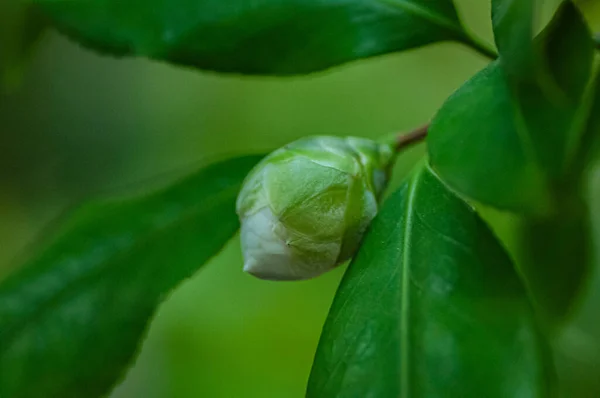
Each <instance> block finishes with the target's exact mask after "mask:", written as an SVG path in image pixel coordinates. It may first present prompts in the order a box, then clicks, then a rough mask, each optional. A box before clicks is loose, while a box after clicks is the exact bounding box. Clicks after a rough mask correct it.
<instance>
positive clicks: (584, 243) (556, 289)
mask: <svg viewBox="0 0 600 398" xmlns="http://www.w3.org/2000/svg"><path fill="white" fill-rule="evenodd" d="M571 207H572V208H571V209H567V208H566V206H562V207H561V214H559V215H554V216H552V217H546V218H526V219H524V220H522V225H521V231H520V232H521V240H520V241H521V248H520V250H519V251H518V253H517V256H518V260H519V261H518V263H519V268H520V270H521V273H522V274H523V277H524V278H525V280H526V281H527V285H528V288H529V291H530V292H531V295H532V298H533V300H534V302H535V304H536V309H537V310H538V312H539V315H540V316H541V318H542V320H544V322H545V324H546V325H547V326H550V327H556V326H560V325H561V324H562V323H563V322H564V321H565V320H566V318H567V317H568V316H569V315H571V313H572V312H573V310H574V309H575V304H576V303H577V299H578V298H580V297H581V293H582V290H583V288H584V287H585V282H586V281H587V277H588V276H589V272H590V265H591V262H590V253H591V247H592V245H591V243H592V241H591V226H590V225H589V213H588V212H587V209H586V208H585V206H584V205H583V204H580V203H578V204H572V206H571ZM569 210H570V211H569Z"/></svg>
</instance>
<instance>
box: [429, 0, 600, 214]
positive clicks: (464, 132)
mask: <svg viewBox="0 0 600 398" xmlns="http://www.w3.org/2000/svg"><path fill="white" fill-rule="evenodd" d="M536 44H537V46H538V49H539V51H540V52H541V53H543V54H544V57H543V59H544V62H545V63H544V65H545V66H544V68H543V71H545V73H547V76H546V78H544V79H539V80H544V82H545V83H544V84H541V83H540V81H539V80H538V79H537V78H536V79H534V80H524V79H512V78H510V77H509V75H508V74H506V73H505V71H504V69H503V67H502V65H503V64H502V63H503V59H502V57H501V58H500V59H499V60H497V61H495V62H493V63H491V64H490V65H489V66H488V67H486V68H485V69H484V70H483V71H481V72H480V73H478V74H477V75H476V76H474V77H473V78H472V79H471V80H469V81H468V82H467V83H465V84H464V85H463V86H462V87H461V88H460V89H459V90H458V91H457V92H455V93H454V94H453V95H452V96H451V97H450V98H449V99H448V100H447V101H446V103H445V104H444V105H443V106H442V108H441V109H440V111H439V112H438V114H437V115H436V117H435V119H434V120H433V122H432V124H431V127H430V129H429V137H428V147H429V152H430V156H431V163H432V165H433V167H434V169H435V170H436V171H437V172H438V173H439V174H440V175H441V177H442V178H443V179H444V180H445V181H446V182H448V184H450V185H451V186H452V187H453V188H455V189H456V190H458V191H460V192H461V193H463V194H465V195H466V196H468V197H470V198H472V199H475V200H477V201H481V202H483V203H486V204H490V205H493V206H496V207H499V208H505V209H511V210H519V211H526V212H530V213H533V212H549V211H550V210H551V207H552V206H554V205H555V203H554V198H552V191H553V189H554V188H555V186H556V181H558V180H560V179H561V178H563V177H564V176H565V174H566V173H567V170H568V169H569V166H570V164H569V162H570V161H572V159H573V158H574V156H573V153H572V151H573V148H574V147H577V145H574V144H573V141H574V140H575V141H576V140H577V139H578V137H579V132H578V131H574V130H576V128H577V127H578V124H577V123H576V121H577V120H578V118H579V117H580V116H581V115H580V114H579V112H581V109H583V107H582V106H581V105H582V104H583V102H584V91H585V90H584V89H585V87H586V84H587V83H588V81H589V76H590V71H591V66H592V58H593V45H592V40H591V36H590V32H589V30H588V28H587V26H586V24H585V21H584V20H583V18H582V16H581V15H580V14H579V12H578V11H577V9H576V8H575V6H573V4H572V3H571V2H566V3H565V4H564V5H563V7H561V8H560V10H559V11H558V13H557V16H556V18H555V20H554V21H553V22H552V23H551V24H550V25H549V27H548V29H547V30H546V31H544V32H543V33H542V34H541V36H540V39H539V40H538V41H537V43H536Z"/></svg>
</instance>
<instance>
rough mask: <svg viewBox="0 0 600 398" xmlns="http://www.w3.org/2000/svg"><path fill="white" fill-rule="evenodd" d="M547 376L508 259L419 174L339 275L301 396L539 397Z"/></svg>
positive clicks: (481, 227)
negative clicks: (307, 381)
mask: <svg viewBox="0 0 600 398" xmlns="http://www.w3.org/2000/svg"><path fill="white" fill-rule="evenodd" d="M552 372H553V371H552V366H551V361H550V359H549V358H548V352H547V346H546V343H545V342H544V341H543V339H542V338H541V335H540V334H539V333H538V330H537V327H536V323H535V320H534V316H533V312H532V309H531V306H530V304H529V302H528V299H527V295H526V292H525V290H524V288H523V287H522V285H521V282H520V280H519V278H518V276H517V274H516V272H515V270H514V268H513V266H512V264H511V261H510V259H509V257H508V255H507V254H506V252H505V251H504V250H503V248H502V247H501V246H500V244H499V243H498V241H497V240H496V239H495V237H494V236H493V234H492V233H491V231H490V230H489V228H488V227H487V226H486V225H485V224H484V222H483V221H482V220H481V219H480V218H479V216H478V215H477V214H476V213H475V212H474V211H473V209H472V208H470V207H469V206H468V205H467V204H466V203H465V202H463V201H462V200H461V199H459V198H458V197H457V196H455V195H454V194H453V193H452V192H451V191H449V190H448V188H446V186H445V185H443V184H442V183H441V182H440V181H439V180H438V178H437V177H436V176H435V175H434V174H433V173H432V171H431V169H429V168H428V167H424V168H419V169H418V170H417V172H416V173H415V174H414V175H413V176H412V178H410V180H408V181H407V182H406V183H404V184H403V185H402V186H401V188H400V189H399V190H398V191H397V192H395V193H394V194H393V195H392V196H391V197H390V198H389V199H388V200H387V201H386V202H385V204H384V205H383V208H382V210H381V212H380V214H379V215H378V216H377V217H376V219H375V220H374V222H373V224H372V226H371V229H370V231H369V232H368V234H367V236H366V238H365V241H364V243H363V245H362V247H361V249H360V251H359V253H358V255H357V256H356V257H355V259H354V261H353V262H352V263H351V264H350V267H349V268H348V270H347V271H346V274H345V275H344V278H343V280H342V283H341V285H340V287H339V289H338V292H337V294H336V297H335V299H334V302H333V305H332V308H331V310H330V313H329V316H328V318H327V321H326V323H325V327H324V329H323V334H322V336H321V341H320V342H319V347H318V350H317V354H316V358H315V362H314V364H313V369H312V373H311V376H310V380H309V383H308V394H307V396H308V397H310V398H313V397H314V398H320V397H331V398H333V397H357V398H363V397H412V398H418V397H449V398H451V397H460V398H468V397H473V398H481V397H486V398H494V397H501V398H505V397H517V396H518V397H547V396H549V395H550V392H549V391H550V390H549V389H550V384H551V380H552V374H553V373H552Z"/></svg>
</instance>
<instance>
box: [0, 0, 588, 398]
mask: <svg viewBox="0 0 600 398" xmlns="http://www.w3.org/2000/svg"><path fill="white" fill-rule="evenodd" d="M457 3H458V6H459V10H460V11H461V14H462V15H463V17H464V19H465V20H466V23H467V24H468V25H469V26H471V28H472V29H473V30H475V31H476V32H477V33H478V34H480V35H481V36H483V37H484V38H486V39H487V40H488V41H491V26H490V22H489V17H488V15H489V12H490V11H489V4H488V3H489V2H488V1H481V0H471V1H468V0H465V1H459V2H457ZM591 3H592V2H590V1H588V2H585V1H584V2H582V4H585V7H586V11H587V12H588V15H589V16H590V18H591V19H592V20H593V21H595V20H598V19H599V18H598V17H600V8H599V7H598V4H597V2H596V3H595V5H594V4H591ZM486 62H487V61H486V60H485V59H483V58H481V56H479V55H477V54H475V53H474V52H472V51H471V50H469V49H467V48H465V47H462V46H460V45H457V44H448V43H446V44H439V45H433V46H429V47H427V48H424V49H419V50H416V51H410V52H407V53H403V54H398V55H391V56H385V57H380V58H376V59H371V60H367V61H363V62H358V63H354V64H351V65H346V66H343V67H340V68H337V69H334V70H331V71H328V72H325V73H320V74H316V75H312V76H307V77H302V78H286V79H275V78H245V77H239V76H220V75H216V74H211V73H204V72H199V71H195V70H190V69H182V68H177V67H172V66H169V65H166V64H161V63H157V62H151V61H148V60H143V59H114V58H110V57H102V56H99V55H96V54H94V53H92V52H90V51H87V50H85V49H82V48H80V47H78V46H77V45H76V44H73V43H71V42H69V41H67V40H66V39H64V38H62V37H60V36H59V35H58V34H56V33H49V34H47V35H45V36H44V38H43V40H42V42H41V43H40V46H39V48H38V50H37V51H36V52H35V54H34V55H33V59H32V63H31V65H30V66H29V68H28V70H27V71H26V72H25V74H24V75H23V76H22V79H21V82H20V84H19V85H18V86H11V89H10V90H9V91H5V92H3V93H2V94H0V129H1V130H0V277H2V275H6V274H7V273H8V272H10V271H11V269H14V268H15V267H17V266H18V265H19V264H20V263H22V261H23V259H24V258H26V257H27V256H28V255H29V254H30V253H31V252H32V251H33V250H35V247H37V246H38V245H39V244H40V241H41V240H43V237H44V236H47V234H49V233H51V232H52V230H53V227H54V226H55V225H56V224H57V223H59V222H60V221H61V220H62V219H63V217H64V216H65V214H68V209H69V208H70V207H72V206H74V205H76V204H77V203H80V202H81V201H84V200H86V199H87V198H96V197H98V196H112V195H119V194H122V193H129V192H132V191H144V190H150V189H152V188H153V187H156V186H160V185H161V184H164V183H167V182H168V181H170V180H173V179H175V178H177V177H178V176H180V175H183V174H185V173H188V172H192V171H194V170H195V169H197V168H198V167H200V166H201V165H202V164H205V163H206V162H209V161H211V160H214V159H218V158H222V157H226V156H230V155H235V154H240V153H247V152H265V151H267V150H270V149H273V148H275V147H278V146H280V145H282V144H284V143H286V142H289V141H291V140H293V139H296V138H299V137H301V136H304V135H309V134H332V135H358V136H366V137H373V138H377V137H380V136H382V135H385V134H389V133H390V132H393V131H403V130H409V129H411V128H414V127H417V126H418V125H420V124H422V123H424V122H425V121H427V120H428V119H430V118H431V117H432V115H433V114H434V112H435V111H436V110H437V109H438V108H439V106H440V105H441V104H442V102H443V101H444V99H445V98H446V97H447V96H448V95H449V94H450V93H451V92H452V91H453V90H455V89H456V88H458V87H459V86H460V85H461V84H462V83H463V82H464V81H465V80H466V79H468V78H469V77H470V76H471V75H472V74H474V73H475V72H476V71H477V70H478V69H480V68H481V67H482V66H483V65H485V63H486ZM422 151H423V148H415V149H414V150H412V151H410V152H409V153H407V154H406V155H404V156H403V157H402V159H401V161H400V164H399V165H398V166H397V168H396V170H395V182H394V184H393V185H395V184H397V182H398V181H399V180H400V179H401V178H402V176H403V175H404V174H405V173H406V172H407V171H408V170H409V169H410V167H411V165H412V163H413V162H414V161H415V160H416V159H417V158H418V156H419V155H420V154H421V153H422ZM596 174H598V173H596ZM591 192H595V193H594V194H593V195H592V198H593V199H592V201H593V203H594V206H595V210H594V211H595V214H596V217H597V220H595V222H596V226H597V227H598V228H600V200H598V199H599V198H600V176H597V177H596V178H595V183H594V184H592V189H591ZM492 219H493V221H494V222H495V224H496V226H497V228H498V230H499V232H502V226H503V225H505V223H503V221H504V219H505V217H504V216H503V215H502V214H494V215H493V216H492ZM598 228H597V230H598ZM596 236H600V234H596ZM509 238H510V236H508V239H507V242H508V244H510V239H509ZM598 240H599V239H596V242H598ZM597 246H600V244H597ZM599 258H600V257H599ZM241 265H242V261H241V255H240V250H239V241H238V239H237V238H235V239H233V240H232V242H231V243H230V244H229V245H228V246H227V247H226V249H225V250H224V251H223V253H221V254H220V255H219V256H218V257H216V258H215V259H213V260H212V261H211V262H210V263H209V264H207V265H206V266H205V267H204V268H203V269H202V270H201V271H200V272H198V273H197V274H196V275H195V276H194V277H193V278H192V279H190V280H188V281H187V282H185V283H184V284H183V285H182V286H180V287H179V288H178V289H177V290H176V291H174V292H173V294H172V295H171V296H170V297H169V298H168V300H167V301H166V302H165V303H164V305H163V306H162V307H161V309H160V311H159V312H158V314H157V316H156V319H155V320H154V322H153V324H152V326H151V328H150V331H149V335H148V338H147V339H146V341H145V342H144V344H143V347H142V349H141V352H140V356H139V358H138V360H137V362H136V364H135V366H133V368H132V370H131V371H130V372H129V373H128V374H127V375H126V377H125V379H124V380H123V382H122V384H121V385H120V386H119V387H118V388H117V389H116V390H115V391H114V393H113V395H112V396H113V397H114V398H125V397H147V398H154V397H156V398H159V397H160V398H162V397H174V398H186V397H215V398H220V397H248V398H251V397H261V398H268V397H278V398H279V397H290V398H293V397H302V396H303V395H304V389H305V383H306V381H307V378H308V374H309V372H310V366H311V362H312V358H313V355H314V351H315V349H316V344H317V342H318V338H319V334H320V331H321V327H322V325H323V322H324V320H325V316H326V314H327V311H328V308H329V305H330V304H331V300H332V298H333V294H334V292H335V289H336V286H337V284H338V282H339V280H340V278H341V276H342V274H343V267H342V268H340V269H338V270H336V271H334V272H331V273H329V274H327V275H325V276H323V277H320V278H317V279H315V280H311V281H305V282H293V283H273V282H265V281H260V280H258V279H254V278H253V277H251V276H249V275H246V274H244V273H243V272H242V270H241ZM165 266H168V264H165ZM595 279H596V281H594V282H593V284H591V288H590V294H588V295H587V296H586V300H585V303H584V304H583V306H582V310H581V311H580V312H579V313H578V314H577V320H576V325H575V326H573V327H572V328H570V329H569V330H568V332H567V333H566V334H565V336H564V338H562V339H561V340H560V342H559V344H558V345H559V349H560V351H561V353H560V354H559V355H558V356H557V358H558V359H557V362H558V367H559V370H560V374H561V378H563V380H564V385H565V386H566V390H565V391H566V392H565V395H566V396H569V397H599V396H600V349H599V348H598V341H599V340H600V316H599V314H600V310H598V308H599V306H600V281H598V280H597V279H598V278H595Z"/></svg>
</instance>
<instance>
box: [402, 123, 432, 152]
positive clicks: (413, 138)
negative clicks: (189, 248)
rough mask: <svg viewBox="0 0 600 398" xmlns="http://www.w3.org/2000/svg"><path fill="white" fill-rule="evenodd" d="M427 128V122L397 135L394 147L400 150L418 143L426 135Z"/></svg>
mask: <svg viewBox="0 0 600 398" xmlns="http://www.w3.org/2000/svg"><path fill="white" fill-rule="evenodd" d="M428 129H429V123H427V124H425V125H423V126H421V127H419V128H416V129H414V130H413V131H411V132H410V133H407V134H400V135H398V136H397V137H396V139H395V141H394V149H395V150H396V152H400V151H402V150H404V149H406V148H408V147H409V146H411V145H413V144H418V143H419V142H421V141H423V140H424V139H425V138H426V137H427V130H428Z"/></svg>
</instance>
